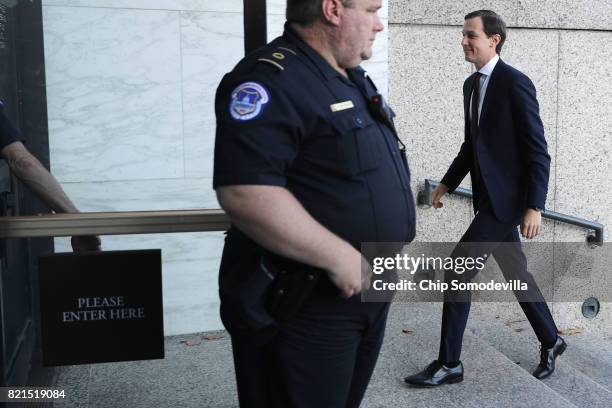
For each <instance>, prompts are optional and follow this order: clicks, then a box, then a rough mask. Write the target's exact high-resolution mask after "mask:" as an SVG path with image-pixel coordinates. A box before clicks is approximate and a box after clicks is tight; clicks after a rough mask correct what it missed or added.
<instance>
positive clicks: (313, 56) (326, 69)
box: [283, 21, 363, 85]
mask: <svg viewBox="0 0 612 408" xmlns="http://www.w3.org/2000/svg"><path fill="white" fill-rule="evenodd" d="M283 38H285V39H286V40H287V41H289V42H290V43H292V44H294V45H295V46H297V47H298V48H299V49H300V51H302V52H303V53H304V54H306V56H307V57H308V59H310V60H311V61H312V62H313V63H314V64H315V65H316V67H317V68H318V69H319V71H321V74H323V76H324V77H325V79H327V80H328V81H329V80H331V79H334V78H338V77H339V78H341V79H342V80H344V81H346V82H348V83H349V84H351V85H353V84H352V83H351V81H350V80H349V79H348V78H347V77H345V76H344V75H342V74H341V73H340V72H338V71H336V70H335V69H334V68H333V67H332V66H331V65H330V64H329V63H328V62H327V61H325V59H324V58H323V57H322V56H321V54H319V53H318V52H317V51H316V50H315V49H314V48H312V47H311V46H310V45H308V43H306V41H304V40H302V38H301V37H300V36H299V34H298V33H297V32H296V31H295V30H294V29H293V27H291V25H290V24H289V22H288V21H287V22H285V32H284V33H283ZM356 70H362V68H361V67H357V68H352V69H348V70H347V71H356ZM349 74H350V73H349ZM362 75H363V74H362Z"/></svg>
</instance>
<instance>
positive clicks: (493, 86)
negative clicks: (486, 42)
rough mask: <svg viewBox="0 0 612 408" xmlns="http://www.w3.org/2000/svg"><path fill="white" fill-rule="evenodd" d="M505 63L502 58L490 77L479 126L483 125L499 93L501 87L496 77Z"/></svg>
mask: <svg viewBox="0 0 612 408" xmlns="http://www.w3.org/2000/svg"><path fill="white" fill-rule="evenodd" d="M504 65H505V63H504V62H503V61H502V60H501V59H500V60H499V61H497V64H496V65H495V68H493V72H491V77H490V78H489V83H488V84H487V91H486V93H485V96H484V100H483V101H482V109H481V110H480V122H479V126H480V125H482V124H483V123H484V121H485V119H486V118H487V114H488V112H489V110H490V106H491V103H492V102H491V101H493V100H494V99H495V94H497V90H498V89H499V87H500V83H499V81H497V80H496V79H495V78H496V77H497V74H498V73H499V71H501V70H502V69H503V66H504Z"/></svg>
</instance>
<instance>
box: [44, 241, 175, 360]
mask: <svg viewBox="0 0 612 408" xmlns="http://www.w3.org/2000/svg"><path fill="white" fill-rule="evenodd" d="M39 260H40V262H39V265H40V270H39V279H40V309H41V310H40V312H41V313H40V314H41V329H42V330H41V332H42V349H43V364H44V365H45V366H58V365H71V364H89V363H102V362H111V361H129V360H148V359H158V358H164V326H163V306H162V284H161V250H159V249H155V250H143V251H108V252H92V253H87V254H72V253H66V254H54V255H48V256H42V257H40V258H39Z"/></svg>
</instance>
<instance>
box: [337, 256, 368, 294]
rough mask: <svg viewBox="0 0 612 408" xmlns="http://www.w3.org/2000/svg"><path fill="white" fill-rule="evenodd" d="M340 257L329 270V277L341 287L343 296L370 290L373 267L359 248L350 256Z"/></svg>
mask: <svg viewBox="0 0 612 408" xmlns="http://www.w3.org/2000/svg"><path fill="white" fill-rule="evenodd" d="M339 258H341V259H339V262H338V264H337V265H336V266H335V267H334V268H333V269H331V270H329V279H330V280H331V281H332V283H333V284H334V285H336V287H337V288H338V289H340V292H342V297H343V298H345V299H348V298H350V297H351V296H353V295H356V294H358V293H359V292H361V291H364V292H365V291H366V290H368V288H369V287H370V282H371V278H372V268H371V267H370V264H369V263H368V261H366V260H365V258H364V257H363V256H361V254H360V253H359V252H358V251H357V250H354V253H352V254H350V255H349V256H348V257H339ZM342 258H343V259H342Z"/></svg>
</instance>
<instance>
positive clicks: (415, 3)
mask: <svg viewBox="0 0 612 408" xmlns="http://www.w3.org/2000/svg"><path fill="white" fill-rule="evenodd" d="M518 3H519V1H518V0H463V1H457V2H455V1H445V0H430V1H420V0H390V1H389V21H390V22H391V24H434V25H458V26H461V25H463V17H465V15H466V14H467V13H469V12H471V11H474V10H480V9H488V10H495V12H497V13H498V14H500V15H501V16H502V17H503V18H504V20H505V21H506V23H507V24H508V25H514V24H515V21H516V11H517V7H518Z"/></svg>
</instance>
